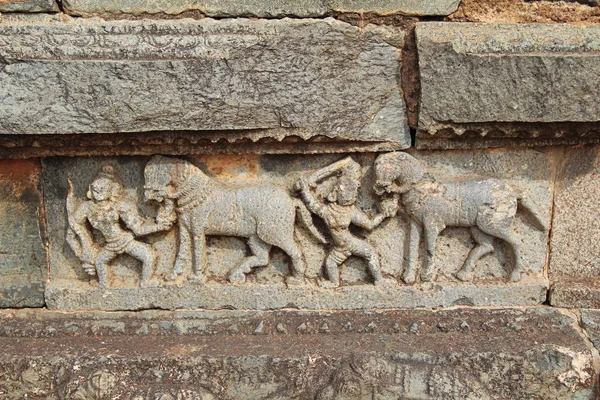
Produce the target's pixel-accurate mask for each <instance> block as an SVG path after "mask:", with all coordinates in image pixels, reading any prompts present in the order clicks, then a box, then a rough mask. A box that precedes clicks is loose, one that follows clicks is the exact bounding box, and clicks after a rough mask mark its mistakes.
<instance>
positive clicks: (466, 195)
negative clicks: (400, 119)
mask: <svg viewBox="0 0 600 400" xmlns="http://www.w3.org/2000/svg"><path fill="white" fill-rule="evenodd" d="M375 191H376V193H378V194H380V195H384V194H387V195H388V196H389V195H391V196H392V198H396V199H397V200H399V201H400V202H401V204H402V206H403V208H404V210H405V212H406V213H407V214H408V215H409V216H410V232H409V248H408V266H407V268H406V269H405V272H404V275H403V280H404V281H405V282H406V283H409V284H410V283H414V282H415V280H416V272H417V271H416V258H417V253H418V248H419V244H420V237H421V233H422V232H423V234H424V237H425V245H426V248H427V256H426V267H425V270H424V271H423V273H422V274H421V280H423V281H430V280H432V279H433V278H434V274H435V269H434V256H435V254H434V252H435V242H436V239H437V237H438V235H439V234H440V233H441V232H442V230H444V229H445V228H446V227H449V226H454V227H467V228H471V234H472V236H473V239H474V240H475V242H476V243H477V245H476V246H475V248H473V249H472V250H471V252H470V253H469V255H468V257H467V259H466V261H465V263H464V265H463V267H462V269H461V270H460V271H459V272H458V273H457V277H458V278H459V279H460V280H463V281H468V280H470V279H471V277H472V270H473V267H474V266H475V263H476V262H477V261H478V260H479V259H480V258H481V257H483V256H484V255H485V254H488V253H490V252H492V251H493V250H494V247H493V245H492V243H493V238H494V237H496V238H500V239H502V240H504V241H505V242H506V243H508V244H509V246H510V247H511V249H512V253H513V255H514V260H515V265H514V268H513V270H512V273H511V274H510V280H511V281H518V280H520V278H521V269H522V261H521V256H520V253H519V247H520V240H519V238H518V236H517V235H516V233H515V232H514V230H513V221H514V218H515V215H516V212H517V206H518V205H520V206H522V208H524V209H525V210H526V211H527V212H528V214H529V215H530V216H531V220H532V223H533V224H534V226H535V227H536V228H537V229H539V230H542V231H543V230H546V227H545V225H544V222H543V221H542V219H541V217H540V214H539V212H538V210H537V207H536V206H535V204H533V203H532V202H531V201H529V200H528V199H526V198H523V197H522V196H521V195H519V194H517V193H515V191H513V190H512V189H511V188H510V187H508V185H506V184H505V183H504V182H502V181H500V180H498V179H474V180H464V179H463V180H455V181H450V182H438V181H436V180H435V179H434V178H433V177H432V176H431V175H429V174H428V173H427V172H426V169H425V165H424V164H423V163H422V162H421V161H419V160H417V159H416V158H414V157H413V156H411V155H410V154H407V153H402V152H396V153H387V154H383V155H380V156H379V157H377V159H376V160H375Z"/></svg>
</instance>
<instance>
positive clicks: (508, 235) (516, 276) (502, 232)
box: [479, 219, 522, 282]
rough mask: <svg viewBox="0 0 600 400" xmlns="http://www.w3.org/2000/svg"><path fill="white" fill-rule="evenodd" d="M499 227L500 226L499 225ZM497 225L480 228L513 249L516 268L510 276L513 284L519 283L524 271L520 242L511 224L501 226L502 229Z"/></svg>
mask: <svg viewBox="0 0 600 400" xmlns="http://www.w3.org/2000/svg"><path fill="white" fill-rule="evenodd" d="M511 222H512V219H511ZM497 225H499V224H497ZM497 225H496V226H480V227H479V228H480V229H481V230H482V231H484V232H485V233H487V234H489V235H492V236H495V237H497V238H500V239H502V240H504V241H505V242H506V243H508V244H509V246H510V247H511V249H512V251H513V256H514V259H515V267H514V269H513V271H512V273H511V274H510V278H509V280H510V281H511V282H517V281H519V280H521V269H522V261H521V255H520V251H519V250H520V248H521V244H520V240H519V238H518V237H517V235H516V234H515V233H514V232H513V230H512V223H510V224H509V223H503V224H502V225H501V227H498V226H497Z"/></svg>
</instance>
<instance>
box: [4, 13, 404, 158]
mask: <svg viewBox="0 0 600 400" xmlns="http://www.w3.org/2000/svg"><path fill="white" fill-rule="evenodd" d="M403 42H404V32H403V31H402V30H401V29H400V28H394V27H389V28H388V27H376V26H367V27H365V28H358V27H354V26H352V25H350V24H347V23H344V22H339V21H336V20H334V19H324V20H310V19H309V20H286V21H281V20H248V19H236V20H213V19H209V18H207V19H202V20H200V21H192V20H163V21H153V22H146V21H144V22H142V21H118V22H98V21H97V20H94V21H85V22H68V23H48V24H44V23H39V24H34V23H32V24H18V23H15V24H11V23H8V24H2V25H0V80H1V81H2V85H1V86H0V98H1V99H2V108H1V109H0V132H2V133H3V134H4V135H7V134H21V135H38V136H43V135H47V134H79V133H89V134H102V133H115V135H110V137H108V138H105V140H107V141H110V142H112V143H111V144H113V143H115V142H118V141H119V138H123V137H128V136H127V135H121V136H119V135H118V133H131V134H134V133H139V132H151V131H152V132H154V134H155V135H156V133H157V131H158V132H159V133H158V135H159V137H158V140H159V143H169V144H170V143H172V142H173V141H176V142H178V137H179V136H178V134H180V135H181V139H182V140H183V141H184V143H183V145H184V146H186V148H188V149H189V148H190V147H195V148H196V149H195V151H202V149H204V148H205V147H206V150H205V151H208V148H210V147H211V146H212V147H220V146H221V144H223V143H225V144H231V143H233V142H239V143H240V144H241V145H245V144H250V145H253V144H255V143H256V142H261V143H262V144H263V146H261V147H259V148H256V149H255V150H257V151H259V152H268V151H269V146H272V147H277V146H278V145H280V144H281V143H280V142H281V141H291V142H294V143H298V151H303V149H304V148H305V146H304V144H305V142H309V141H316V142H318V143H323V142H333V143H336V142H338V143H339V142H345V143H346V148H347V149H351V150H352V149H354V146H353V143H355V144H356V146H357V147H358V148H361V146H363V145H364V148H367V149H368V148H370V149H378V148H386V149H401V148H406V147H409V146H410V135H409V130H408V125H407V121H406V116H405V106H404V100H403V96H402V92H401V89H400V84H399V81H398V72H399V70H400V61H401V60H400V51H399V48H400V47H402V45H403ZM34 78H35V79H34ZM57 115H59V116H60V118H58V117H57ZM161 131H175V132H173V133H170V134H169V135H168V137H170V140H169V141H167V140H165V138H162V137H161V135H162V134H161V133H160V132H161ZM190 134H191V135H190ZM135 137H136V138H138V139H139V136H135ZM161 138H162V139H163V140H162V141H161V140H160V139H161ZM54 139H55V140H59V141H60V139H59V138H54ZM203 139H206V140H208V141H209V143H208V145H207V146H196V144H197V143H198V141H199V140H203ZM136 140H137V139H136ZM141 140H142V142H143V140H144V139H143V138H142V139H141ZM155 151H161V150H157V149H155ZM307 151H310V149H307ZM313 151H314V150H313ZM346 151H348V150H346ZM69 155H70V154H69Z"/></svg>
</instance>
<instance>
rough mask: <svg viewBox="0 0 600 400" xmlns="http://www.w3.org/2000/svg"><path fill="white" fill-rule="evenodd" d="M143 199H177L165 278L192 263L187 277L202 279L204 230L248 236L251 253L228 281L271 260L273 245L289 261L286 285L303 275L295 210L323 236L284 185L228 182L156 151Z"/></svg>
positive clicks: (242, 277) (146, 175)
mask: <svg viewBox="0 0 600 400" xmlns="http://www.w3.org/2000/svg"><path fill="white" fill-rule="evenodd" d="M144 179H145V185H144V196H145V198H146V200H155V201H158V202H163V201H164V200H165V199H172V200H175V210H176V212H177V219H178V223H179V251H178V254H177V260H176V261H175V265H174V267H173V271H172V272H171V274H170V276H169V278H170V279H175V278H176V277H177V276H178V275H179V274H181V272H182V270H183V267H184V266H185V265H189V263H190V262H192V265H193V271H194V275H193V276H192V277H191V279H193V280H196V281H200V282H203V281H204V278H203V276H202V270H203V267H204V260H205V245H206V237H205V236H206V235H225V236H239V237H245V238H248V246H249V247H250V250H251V251H252V256H250V257H246V258H245V259H244V260H243V261H242V262H241V263H240V264H238V265H237V266H236V267H235V268H234V269H233V270H232V271H231V272H230V274H229V281H230V282H232V283H242V282H244V281H245V280H246V276H245V274H246V273H248V272H250V271H251V270H252V268H255V267H260V266H265V265H267V263H268V262H269V251H270V249H271V247H272V246H277V247H279V248H280V249H281V250H283V251H284V252H285V253H286V254H287V255H288V256H289V257H290V259H291V261H292V268H291V270H292V271H291V272H292V276H291V277H288V279H287V282H288V284H296V283H299V282H301V281H302V279H303V277H304V261H303V259H302V253H301V252H300V250H299V248H298V246H297V244H296V242H295V240H294V227H295V220H296V213H297V212H298V213H299V214H300V216H301V219H302V221H303V223H304V224H305V225H306V226H307V228H308V229H309V230H310V231H311V233H313V234H314V235H315V236H316V237H317V238H318V239H319V240H321V241H324V238H323V236H322V235H321V234H320V233H319V231H318V230H316V228H315V227H314V226H313V225H312V219H311V216H310V213H309V212H308V210H307V209H306V207H305V206H304V204H303V203H302V202H301V201H300V200H298V199H294V198H293V197H291V196H290V194H288V193H287V192H286V191H285V190H283V189H282V188H280V187H277V186H270V185H230V184H227V183H223V182H219V181H218V180H217V179H214V178H210V177H208V176H206V175H205V174H204V173H203V172H202V171H201V170H200V169H199V168H197V167H196V166H194V165H193V164H191V163H189V162H187V161H184V160H180V159H176V158H169V157H163V156H154V157H152V159H151V160H150V161H149V162H148V164H147V165H146V168H145V170H144Z"/></svg>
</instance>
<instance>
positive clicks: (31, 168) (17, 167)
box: [0, 160, 42, 197]
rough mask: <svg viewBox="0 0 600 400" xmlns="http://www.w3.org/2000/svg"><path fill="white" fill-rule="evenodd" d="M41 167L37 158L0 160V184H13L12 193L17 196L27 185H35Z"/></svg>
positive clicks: (36, 184)
mask: <svg viewBox="0 0 600 400" xmlns="http://www.w3.org/2000/svg"><path fill="white" fill-rule="evenodd" d="M41 173H42V168H41V165H40V163H39V161H38V160H1V161H0V184H2V183H5V184H6V183H8V184H12V185H13V194H14V195H15V196H17V197H19V196H21V195H22V194H23V191H24V190H25V189H27V188H28V187H37V186H38V183H39V180H40V175H41Z"/></svg>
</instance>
